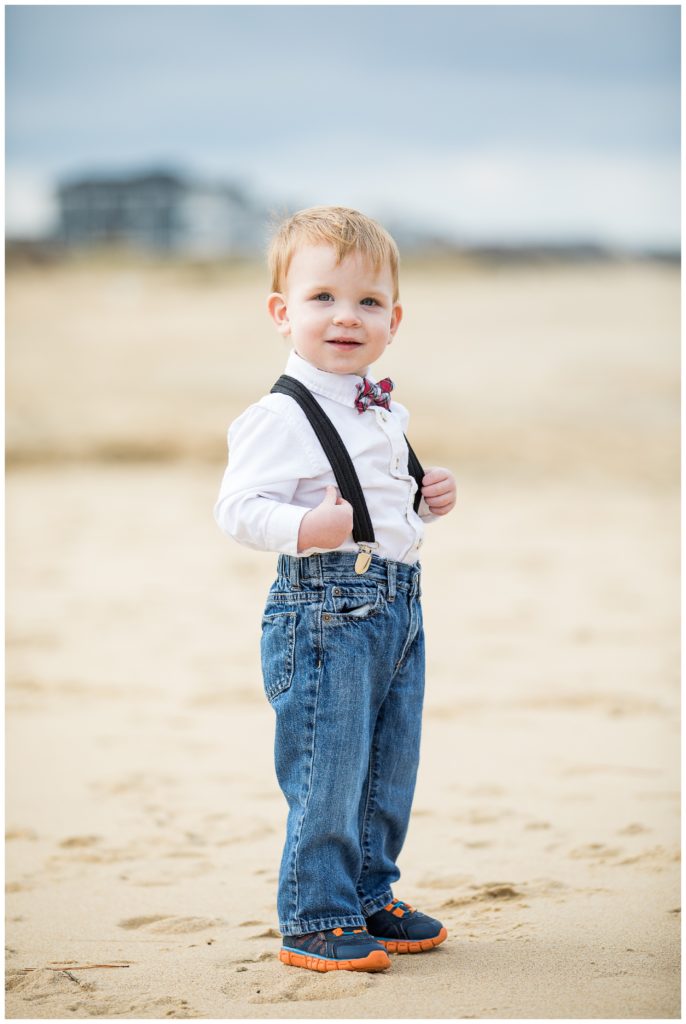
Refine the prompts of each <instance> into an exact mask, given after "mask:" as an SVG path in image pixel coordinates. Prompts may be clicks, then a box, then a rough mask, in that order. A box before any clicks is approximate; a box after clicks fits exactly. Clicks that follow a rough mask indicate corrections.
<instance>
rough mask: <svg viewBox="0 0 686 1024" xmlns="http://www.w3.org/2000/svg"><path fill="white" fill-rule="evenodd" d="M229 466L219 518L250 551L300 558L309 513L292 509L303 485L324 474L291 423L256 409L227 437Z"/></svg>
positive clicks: (216, 511)
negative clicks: (300, 541) (300, 540)
mask: <svg viewBox="0 0 686 1024" xmlns="http://www.w3.org/2000/svg"><path fill="white" fill-rule="evenodd" d="M228 445H229V462H228V466H227V468H226V470H225V472H224V477H223V480H222V484H221V488H220V492H219V497H218V499H217V502H216V504H215V507H214V517H215V519H216V521H217V523H218V525H219V527H220V529H221V530H222V531H223V532H224V533H226V534H228V536H229V537H232V538H233V539H234V540H236V541H238V543H239V544H244V545H246V547H249V548H255V549H257V550H260V551H279V552H282V553H283V554H287V555H296V554H297V553H298V531H299V529H300V523H301V521H302V519H303V517H304V516H305V514H306V513H307V512H309V511H310V509H309V508H307V507H305V506H302V505H294V504H292V503H291V502H292V499H293V496H294V494H295V491H296V488H297V486H298V482H299V481H300V480H302V479H303V478H305V477H314V476H316V475H317V474H318V472H320V467H318V466H317V465H316V463H315V462H314V460H313V459H312V456H311V454H308V452H307V450H306V449H304V447H303V443H302V438H301V437H299V436H298V434H297V432H296V430H295V429H294V427H293V425H292V423H289V421H288V420H287V419H286V418H285V417H283V416H280V415H278V413H276V412H275V411H273V410H272V409H269V408H266V407H265V406H263V405H253V406H250V408H249V409H246V411H245V412H244V413H243V414H242V415H241V416H239V417H238V419H237V420H235V421H234V422H233V423H232V424H231V426H230V427H229V431H228Z"/></svg>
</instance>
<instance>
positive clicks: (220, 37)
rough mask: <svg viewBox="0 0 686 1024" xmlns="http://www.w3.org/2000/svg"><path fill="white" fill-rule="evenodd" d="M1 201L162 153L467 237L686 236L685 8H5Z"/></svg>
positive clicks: (13, 222) (22, 203) (159, 158)
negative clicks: (683, 163) (683, 197)
mask: <svg viewBox="0 0 686 1024" xmlns="http://www.w3.org/2000/svg"><path fill="white" fill-rule="evenodd" d="M5 11H6V31H5V41H6V161H7V162H6V188H7V192H6V217H7V226H8V230H9V231H10V233H31V232H33V233H38V232H40V231H42V230H44V228H45V227H46V225H48V224H49V223H50V220H51V218H52V217H53V216H54V202H53V200H52V198H51V190H52V187H53V185H54V182H55V180H56V179H57V178H58V177H60V176H70V175H75V174H80V173H82V172H87V171H94V172H105V171H111V170H126V171H128V170H130V169H141V168H144V167H147V166H150V165H152V164H155V165H160V164H164V165H170V166H173V167H175V168H177V169H180V170H185V171H188V172H190V173H197V174H200V175H203V176H211V177H213V178H225V179H229V180H235V181H238V182H240V183H242V184H244V185H245V186H246V187H247V188H249V190H250V192H251V193H252V194H253V195H254V196H255V197H256V198H258V199H260V200H261V201H264V202H266V203H281V202H285V203H288V204H289V205H290V206H293V207H295V208H297V207H298V206H308V205H313V204H315V203H337V204H344V205H352V206H356V207H358V208H361V209H363V210H364V211H365V212H367V213H369V214H371V215H372V216H377V217H380V218H382V219H384V218H387V219H390V218H394V219H396V218H399V217H402V218H404V219H406V220H407V221H409V222H410V223H414V224H416V225H417V226H419V227H421V228H423V229H432V228H435V229H437V230H441V231H443V232H445V233H449V234H450V235H451V236H452V237H454V238H456V239H457V240H463V241H505V242H508V241H510V242H514V241H535V240H575V239H583V240H596V241H599V242H604V243H606V244H611V245H620V246H629V247H631V246H642V245H649V246H674V245H676V244H678V241H679V219H680V213H679V187H680V186H679V173H680V169H679V122H680V111H679V88H680V85H679V58H680V55H679V40H680V8H679V7H678V6H676V5H675V6H652V5H651V6H624V5H618V6H593V5H590V6H553V5H542V6H523V5H521V6H518V5H515V6H466V5H462V6H460V5H453V6H415V5H411V6H399V5H375V6H349V5H346V6H326V5H316V6H230V5H221V6H172V5H158V6H133V5H132V6H114V5H109V6H12V5H10V6H6V8H5Z"/></svg>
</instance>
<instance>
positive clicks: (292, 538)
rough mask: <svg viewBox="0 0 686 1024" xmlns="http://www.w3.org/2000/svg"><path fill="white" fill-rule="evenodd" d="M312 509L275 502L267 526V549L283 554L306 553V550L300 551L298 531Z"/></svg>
mask: <svg viewBox="0 0 686 1024" xmlns="http://www.w3.org/2000/svg"><path fill="white" fill-rule="evenodd" d="M311 511H312V509H309V508H306V507H305V506H304V505H286V504H285V503H284V502H275V503H274V508H273V510H272V512H271V514H270V516H269V519H268V521H267V526H266V546H267V550H269V551H278V552H280V553H281V554H283V555H298V554H301V555H304V554H305V552H304V551H301V552H298V532H299V530H300V524H301V522H302V521H303V519H304V518H305V516H306V515H307V513H308V512H311Z"/></svg>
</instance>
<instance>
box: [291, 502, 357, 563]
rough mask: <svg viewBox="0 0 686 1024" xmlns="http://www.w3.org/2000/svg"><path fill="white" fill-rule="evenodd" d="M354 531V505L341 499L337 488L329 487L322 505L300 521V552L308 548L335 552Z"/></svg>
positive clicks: (307, 513)
mask: <svg viewBox="0 0 686 1024" xmlns="http://www.w3.org/2000/svg"><path fill="white" fill-rule="evenodd" d="M352 529H353V507H352V505H351V504H350V502H349V501H345V499H344V498H341V497H339V495H338V492H337V491H336V488H335V487H331V486H329V487H327V488H326V494H325V495H324V498H323V500H322V501H321V503H320V504H319V505H317V507H316V508H313V509H310V511H309V512H306V513H305V515H304V516H303V518H302V520H301V521H300V530H299V531H298V551H299V552H300V551H305V550H306V549H307V548H326V549H327V550H333V549H334V548H337V547H338V546H339V545H340V544H342V543H343V541H344V540H345V539H346V537H347V536H348V534H350V533H352Z"/></svg>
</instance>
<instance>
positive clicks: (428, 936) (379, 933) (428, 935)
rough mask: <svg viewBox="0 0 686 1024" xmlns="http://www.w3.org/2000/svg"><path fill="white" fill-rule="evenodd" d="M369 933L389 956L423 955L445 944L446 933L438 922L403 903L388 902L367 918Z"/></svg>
mask: <svg viewBox="0 0 686 1024" xmlns="http://www.w3.org/2000/svg"><path fill="white" fill-rule="evenodd" d="M366 921H367V929H368V931H369V934H370V935H371V937H372V938H373V939H376V941H377V942H380V943H381V945H382V946H384V947H385V948H386V949H387V950H388V952H389V953H423V952H425V951H426V950H427V949H433V948H434V946H439V945H440V944H441V942H445V940H446V939H447V938H448V932H447V930H446V929H445V928H444V927H443V925H442V924H441V922H440V921H437V920H436V919H435V918H434V917H428V915H427V914H422V913H421V911H419V910H415V909H414V907H411V906H410V905H409V903H403V901H402V900H396V899H394V900H391V902H390V903H387V904H386V906H385V907H384V908H383V909H382V910H377V911H376V913H375V914H372V915H371V917H368V918H366Z"/></svg>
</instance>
